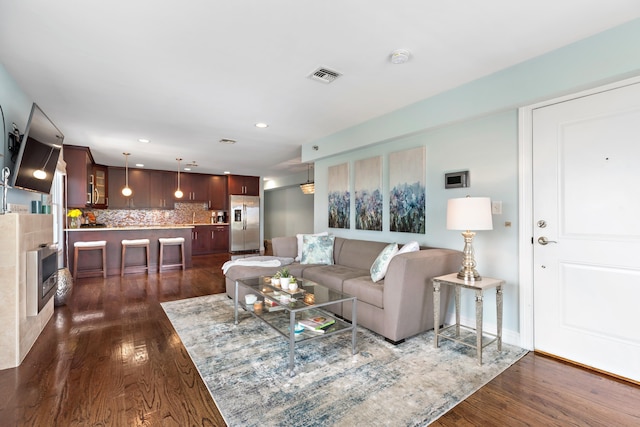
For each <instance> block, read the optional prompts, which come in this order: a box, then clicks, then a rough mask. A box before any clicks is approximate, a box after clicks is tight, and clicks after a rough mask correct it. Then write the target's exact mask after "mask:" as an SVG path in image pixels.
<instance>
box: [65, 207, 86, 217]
mask: <svg viewBox="0 0 640 427" xmlns="http://www.w3.org/2000/svg"><path fill="white" fill-rule="evenodd" d="M67 216H68V217H71V218H78V217H79V216H82V211H81V210H80V209H71V210H70V211H69V213H68V214H67Z"/></svg>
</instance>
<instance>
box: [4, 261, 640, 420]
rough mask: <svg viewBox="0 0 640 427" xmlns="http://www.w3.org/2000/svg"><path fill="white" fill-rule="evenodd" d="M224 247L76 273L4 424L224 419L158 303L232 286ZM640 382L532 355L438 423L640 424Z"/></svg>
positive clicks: (8, 385)
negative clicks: (141, 267)
mask: <svg viewBox="0 0 640 427" xmlns="http://www.w3.org/2000/svg"><path fill="white" fill-rule="evenodd" d="M228 259H229V256H228V255H227V254H217V255H202V256H197V257H193V268H190V269H187V270H185V271H180V270H174V271H166V272H163V273H162V274H157V273H154V272H152V273H151V274H149V275H147V274H131V275H126V276H125V277H123V278H121V277H120V276H110V277H108V278H107V279H103V278H101V277H98V278H82V279H79V280H77V281H76V284H75V287H74V293H73V296H72V298H71V299H70V301H69V303H68V305H67V306H64V307H57V308H56V309H55V312H54V315H53V318H52V321H51V322H49V324H48V325H47V326H46V327H45V329H44V331H43V333H42V334H41V336H40V337H39V338H38V340H37V341H36V343H35V344H34V346H33V348H32V349H31V351H30V352H29V354H28V355H27V357H26V358H25V360H24V361H23V363H22V364H21V365H20V366H19V367H17V368H13V369H5V370H3V371H0V425H1V426H4V425H7V426H38V427H39V426H49V425H56V426H88V425H98V426H125V425H126V426H224V425H225V423H224V419H223V418H222V415H221V414H220V412H219V411H218V408H217V407H216V406H215V403H214V402H213V399H212V398H211V396H210V394H209V392H208V390H207V388H206V385H205V384H204V383H203V381H202V379H201V378H200V375H199V374H198V371H197V369H196V367H195V366H194V365H193V362H192V361H191V358H190V357H189V355H188V353H187V351H186V349H185V348H184V346H183V345H182V342H181V341H180V338H179V337H178V335H177V334H176V332H175V330H174V329H173V326H172V325H171V322H169V320H168V319H167V317H166V315H165V314H164V311H163V310H162V307H161V306H160V303H161V302H163V301H171V300H177V299H184V298H192V297H196V296H201V295H208V294H214V293H223V292H225V284H224V276H223V275H222V272H221V270H220V267H221V265H222V263H224V262H225V261H227V260H228ZM639 401H640V387H639V386H638V385H635V384H630V383H626V382H624V381H621V380H618V379H615V378H611V377H608V376H606V375H603V374H600V373H597V372H593V371H589V370H587V369H584V368H580V367H576V366H573V365H570V364H567V363H565V362H562V361H558V360H555V359H552V358H549V357H547V356H544V355H539V354H535V353H530V354H528V355H527V356H525V357H524V358H523V359H522V360H520V361H519V362H517V363H516V364H514V365H513V366H512V367H510V368H509V369H507V371H505V372H504V373H503V374H501V375H499V376H498V377H496V378H495V379H494V380H493V381H491V382H490V383H489V384H487V385H486V386H485V387H483V388H481V389H480V390H479V391H478V392H476V393H474V394H473V395H472V396H470V397H469V398H468V399H466V400H465V401H464V402H462V403H460V404H459V405H457V406H456V407H454V408H453V409H452V410H451V411H449V412H448V413H447V414H445V415H443V416H442V417H441V418H440V419H438V420H437V421H435V422H434V423H433V425H434V426H456V427H459V426H462V427H464V426H478V425H482V426H504V425H508V426H525V425H526V426H530V425H562V426H565V425H580V426H582V425H590V426H600V425H602V426H605V425H607V426H610V425H620V426H627V425H640V408H638V404H637V402H639Z"/></svg>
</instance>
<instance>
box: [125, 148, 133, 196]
mask: <svg viewBox="0 0 640 427" xmlns="http://www.w3.org/2000/svg"><path fill="white" fill-rule="evenodd" d="M122 154H124V188H123V189H122V195H123V196H124V197H129V196H131V195H132V194H133V191H132V190H131V188H129V155H130V154H131V153H122Z"/></svg>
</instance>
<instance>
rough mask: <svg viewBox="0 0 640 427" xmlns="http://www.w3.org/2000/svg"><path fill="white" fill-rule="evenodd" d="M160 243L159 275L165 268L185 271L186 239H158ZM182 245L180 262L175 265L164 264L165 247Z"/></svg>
mask: <svg viewBox="0 0 640 427" xmlns="http://www.w3.org/2000/svg"><path fill="white" fill-rule="evenodd" d="M158 242H160V256H159V257H158V273H160V272H162V269H163V268H172V267H181V268H182V269H183V270H184V269H185V263H184V237H161V238H159V239H158ZM177 245H180V262H179V263H175V264H164V247H165V246H177Z"/></svg>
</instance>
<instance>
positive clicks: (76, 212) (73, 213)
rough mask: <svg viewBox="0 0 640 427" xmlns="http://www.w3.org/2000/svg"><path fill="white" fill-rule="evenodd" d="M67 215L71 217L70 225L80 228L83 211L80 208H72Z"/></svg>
mask: <svg viewBox="0 0 640 427" xmlns="http://www.w3.org/2000/svg"><path fill="white" fill-rule="evenodd" d="M67 216H68V217H69V218H70V220H69V227H70V228H78V227H80V221H79V218H80V217H81V216H82V211H81V210H80V209H71V210H70V211H69V212H68V213H67Z"/></svg>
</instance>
